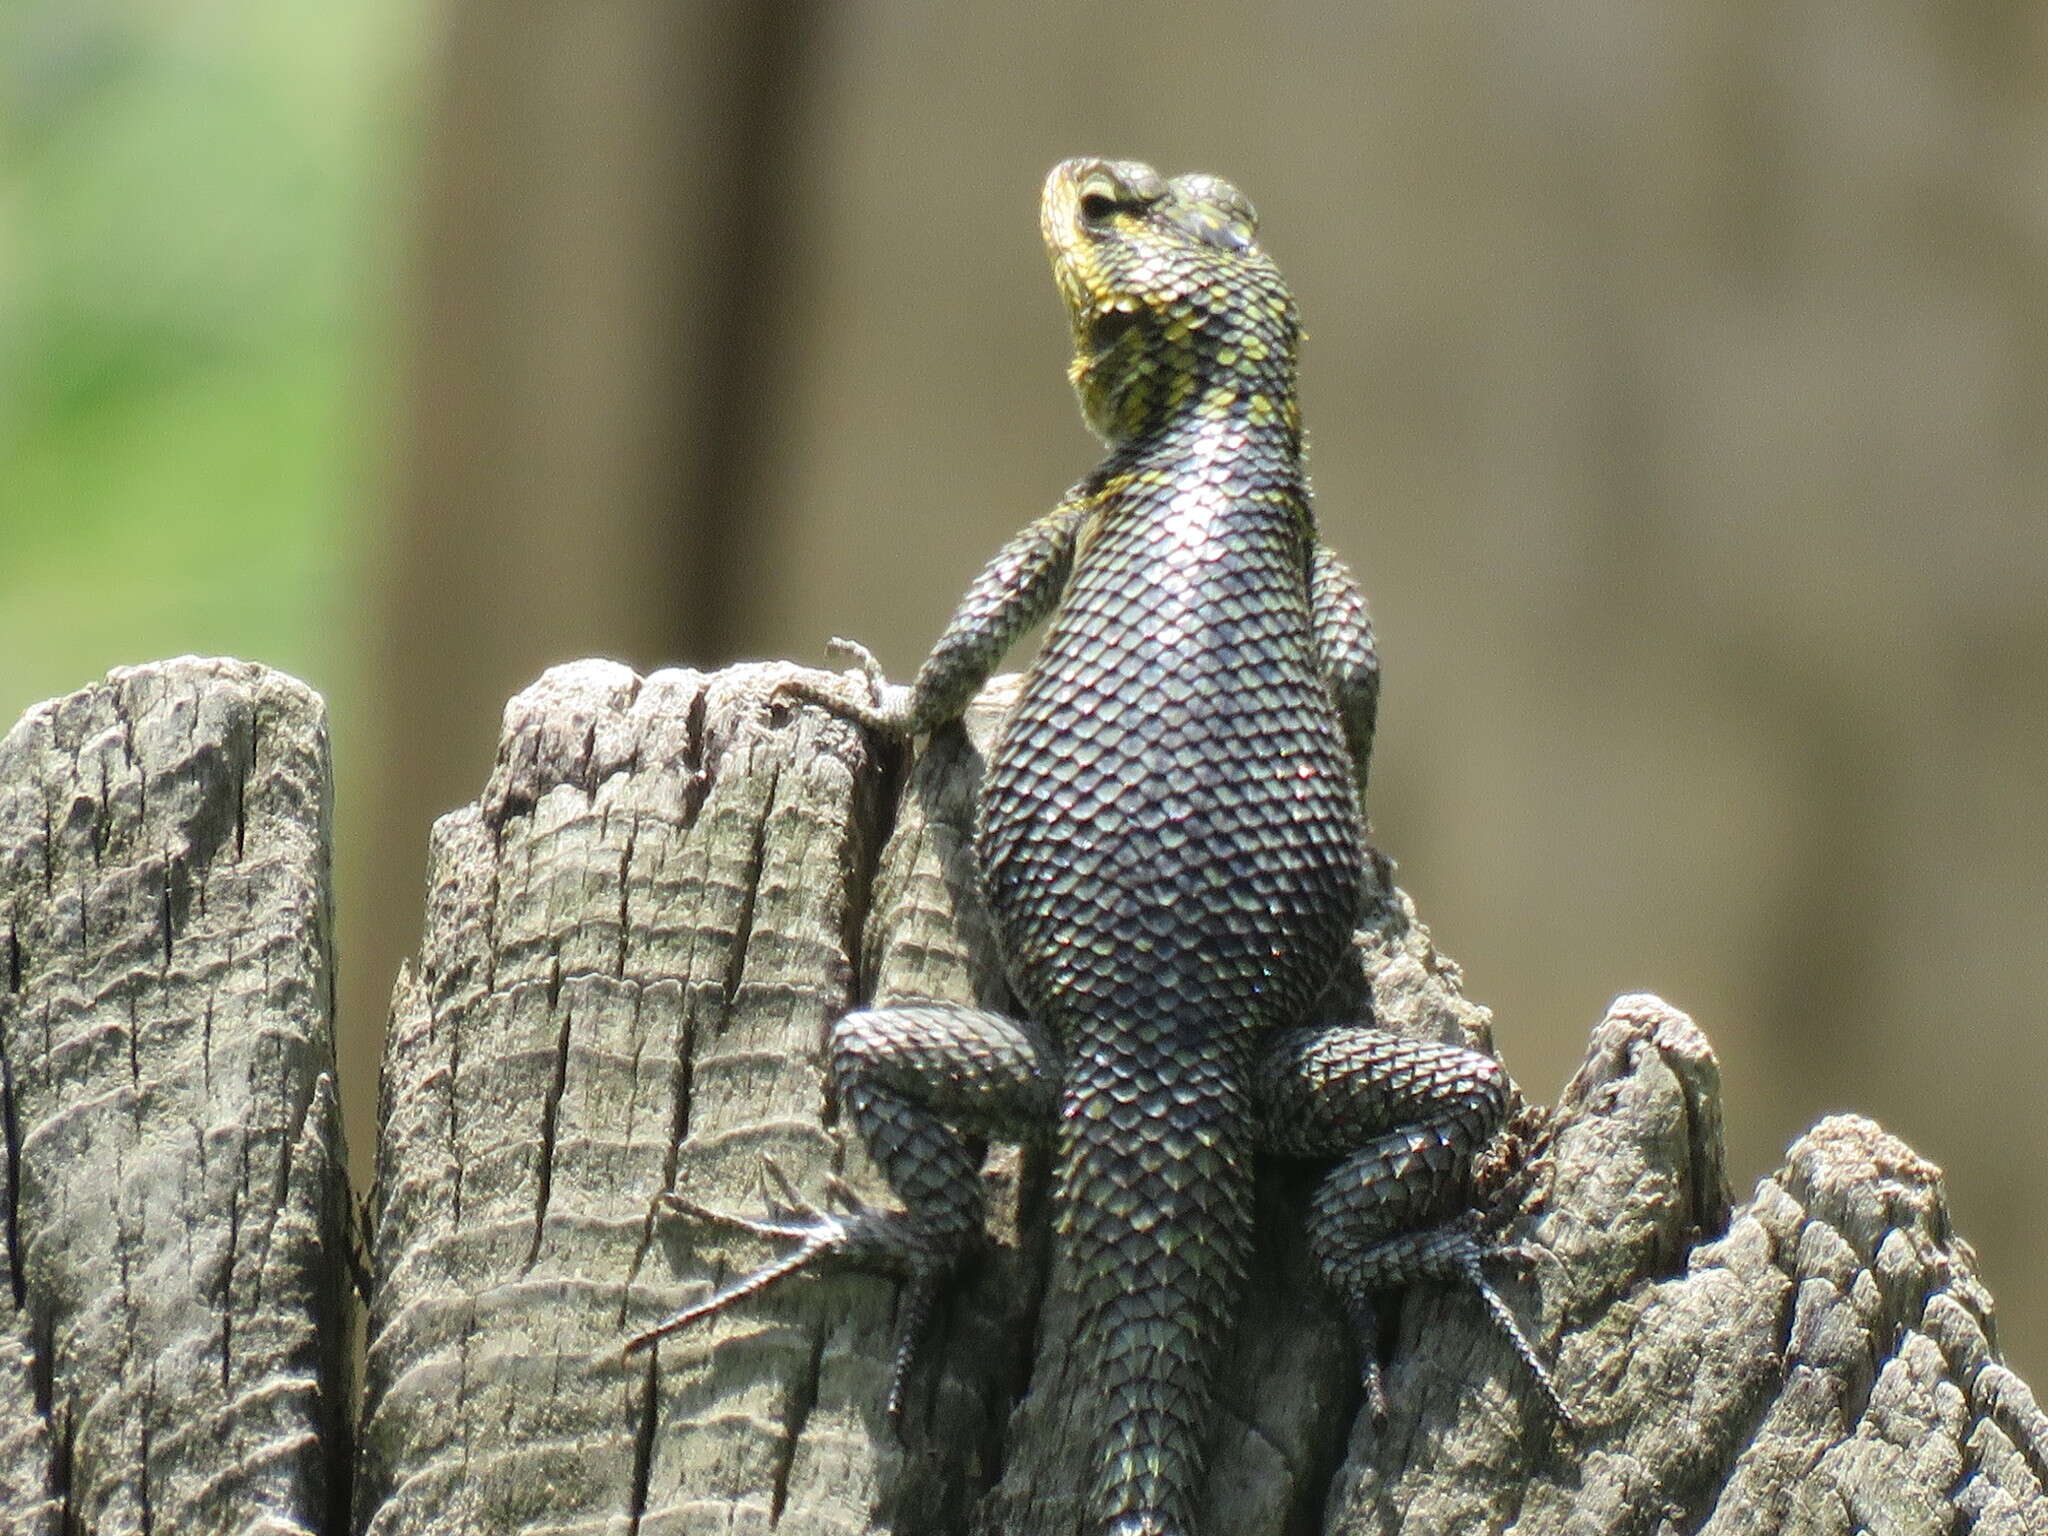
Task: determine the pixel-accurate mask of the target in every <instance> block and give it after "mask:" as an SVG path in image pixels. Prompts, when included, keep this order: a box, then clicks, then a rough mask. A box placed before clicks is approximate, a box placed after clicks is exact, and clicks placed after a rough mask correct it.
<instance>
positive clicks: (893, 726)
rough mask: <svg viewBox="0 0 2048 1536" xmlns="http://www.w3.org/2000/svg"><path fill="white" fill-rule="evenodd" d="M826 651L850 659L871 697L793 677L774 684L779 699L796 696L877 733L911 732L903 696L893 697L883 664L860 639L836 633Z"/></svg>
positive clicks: (882, 734)
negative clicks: (864, 678)
mask: <svg viewBox="0 0 2048 1536" xmlns="http://www.w3.org/2000/svg"><path fill="white" fill-rule="evenodd" d="M826 650H827V651H829V652H830V653H831V654H833V655H835V656H838V657H840V658H841V659H843V660H846V661H850V662H852V663H853V665H854V667H855V668H856V669H857V670H859V671H860V672H861V673H862V674H863V675H864V676H865V677H866V679H867V685H868V696H867V698H865V699H860V698H856V697H854V695H853V694H852V693H850V692H848V691H846V690H845V689H843V688H840V687H835V686H832V685H830V684H825V683H817V682H813V681H811V680H810V679H809V678H800V677H792V678H789V679H786V680H785V681H783V682H780V683H777V684H776V685H775V695H774V696H775V697H776V698H777V699H794V700H798V701H800V702H802V703H805V704H815V705H817V706H818V707H819V708H820V709H826V710H830V711H831V712H832V713H833V714H835V715H837V716H839V718H840V719H842V720H851V721H852V722H853V723H854V724H855V725H858V726H860V727H862V728H863V729H866V730H870V731H873V732H874V733H875V734H876V735H878V736H888V737H903V736H908V735H910V734H911V725H910V714H909V708H908V705H907V703H906V702H905V701H904V700H903V699H902V698H895V699H892V698H891V697H890V695H891V693H892V691H893V690H891V688H890V686H889V680H888V678H887V676H886V675H885V674H884V673H883V671H882V664H881V662H880V661H878V660H877V659H876V658H875V653H874V652H873V651H871V650H869V649H868V648H867V647H866V646H864V645H862V644H861V643H860V642H859V641H858V640H844V639H841V638H840V637H839V636H837V635H834V636H833V637H832V640H831V642H830V643H829V644H828V645H827V646H826Z"/></svg>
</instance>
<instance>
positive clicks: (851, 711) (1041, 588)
mask: <svg viewBox="0 0 2048 1536" xmlns="http://www.w3.org/2000/svg"><path fill="white" fill-rule="evenodd" d="M1093 499H1094V492H1093V488H1092V481H1090V480H1084V481H1082V482H1081V484H1080V485H1077V486H1075V487H1074V489H1073V490H1071V491H1069V492H1068V493H1067V494H1066V496H1064V497H1063V498H1062V499H1061V501H1060V504H1059V505H1058V506H1056V507H1054V508H1053V509H1052V511H1050V512H1048V513H1046V514H1045V516H1043V517H1041V518H1039V519H1038V521H1036V522H1035V523H1032V524H1031V525H1030V526H1029V527H1027V528H1025V529H1023V530H1022V531H1021V532H1019V533H1018V534H1017V535H1016V536H1015V537H1014V538H1012V539H1011V540H1010V542H1009V543H1007V544H1005V545H1004V546H1003V547H1002V548H1001V549H1000V550H998V551H997V552H996V556H995V558H994V559H993V560H991V561H989V563H988V564H987V565H986V566H984V567H983V568H982V572H981V574H980V575H979V576H977V577H975V578H974V584H973V585H972V586H970V587H969V588H968V589H967V594H966V596H964V597H962V598H961V599H960V606H959V607H958V608H956V609H955V610H954V612H953V617H952V619H951V620H950V621H949V622H948V623H947V625H946V628H945V631H944V632H943V633H942V634H941V635H940V636H939V638H938V641H937V643H936V644H934V645H933V646H932V650H931V654H930V655H929V656H927V657H925V659H924V664H923V665H922V666H920V667H919V668H918V669H917V677H916V678H915V680H913V681H912V683H911V685H910V693H909V696H908V698H906V699H904V700H903V701H902V702H901V703H900V704H898V705H896V706H894V707H891V706H889V705H888V704H886V703H881V702H877V703H865V702H862V701H859V700H855V699H850V698H847V697H846V696H845V695H844V694H841V693H839V692H836V691H834V690H832V689H830V688H825V687H820V686H818V685H816V684H814V683H809V682H802V681H791V682H787V683H784V684H783V685H782V686H781V688H780V690H779V691H780V692H781V693H782V694H783V695H784V696H785V697H788V698H797V699H805V700H808V701H809V702H811V703H813V704H819V705H822V706H823V707H825V708H826V709H829V710H831V711H832V712H833V713H834V714H837V715H841V716H843V717H845V718H846V719H849V720H852V721H854V722H855V723H857V724H859V725H863V726H866V727H867V728H868V729H869V730H872V731H875V732H877V733H879V734H882V735H894V736H921V735H924V734H926V733H927V732H929V731H932V730H934V729H936V728H937V727H939V726H941V725H944V724H945V723H946V722H947V721H949V720H957V719H959V718H960V716H961V714H962V713H964V712H965V711H966V708H967V706H968V704H969V703H970V702H972V700H973V698H974V695H975V694H976V693H977V692H979V691H980V689H981V685H982V684H983V683H985V682H987V681H988V679H989V675H990V674H991V673H993V672H994V671H995V669H996V665H997V663H999V662H1000V661H1001V660H1002V659H1003V654H1004V653H1005V652H1006V651H1008V650H1009V648H1010V647H1011V646H1012V645H1014V644H1016V642H1017V638H1018V636H1020V635H1022V634H1023V633H1024V631H1026V630H1027V629H1029V628H1030V627H1031V626H1032V625H1033V624H1036V623H1037V622H1038V621H1039V620H1040V619H1042V618H1044V617H1045V616H1046V614H1048V613H1050V612H1051V611H1052V608H1053V605H1054V604H1056V603H1057V602H1058V601H1059V597H1060V593H1061V591H1063V590H1064V589H1065V587H1066V584H1067V576H1068V574H1069V572H1071V571H1072V570H1073V566H1074V549H1075V545H1076V543H1077V541H1078V539H1079V537H1080V529H1081V524H1082V521H1083V519H1084V518H1085V517H1086V515H1087V513H1088V510H1089V507H1090V506H1091V505H1092V503H1093ZM835 644H837V645H839V646H841V647H842V648H844V649H846V650H849V651H852V652H854V653H855V654H856V655H857V656H859V657H860V658H861V659H862V660H863V661H864V662H865V664H866V666H867V670H868V676H869V681H870V683H871V684H873V685H876V687H877V688H878V689H879V684H880V669H879V668H878V667H877V666H876V665H875V663H874V660H873V658H872V657H869V656H868V655H867V653H866V652H865V651H863V650H861V649H860V647H858V646H852V645H848V644H847V643H846V642H844V641H837V642H835Z"/></svg>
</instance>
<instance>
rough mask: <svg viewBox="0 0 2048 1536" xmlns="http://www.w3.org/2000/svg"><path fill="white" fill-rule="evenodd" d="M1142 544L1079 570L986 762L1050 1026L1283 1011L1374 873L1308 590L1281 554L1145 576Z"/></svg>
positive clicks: (1013, 916) (1215, 1021)
mask: <svg viewBox="0 0 2048 1536" xmlns="http://www.w3.org/2000/svg"><path fill="white" fill-rule="evenodd" d="M1134 564H1135V562H1118V563H1115V564H1113V565H1112V566H1111V568H1110V569H1109V571H1108V572H1107V573H1106V579H1101V580H1093V581H1089V580H1080V579H1077V581H1076V583H1075V587H1074V589H1073V590H1071V591H1070V592H1069V593H1068V600H1067V602H1066V603H1065V604H1064V605H1063V606H1062V609H1061V613H1060V617H1059V619H1058V621H1057V622H1056V624H1055V626H1054V629H1053V632H1052V634H1051V635H1050V636H1049V637H1048V640H1047V644H1046V648H1045V651H1044V653H1043V654H1042V655H1041V656H1040V658H1039V662H1038V665H1037V666H1036V667H1034V668H1033V669H1032V672H1031V675H1030V677H1029V679H1028V681H1027V683H1026V686H1025V690H1024V694H1023V697H1022V698H1021V699H1020V701H1019V703H1018V706H1017V709H1016V712H1015V713H1014V714H1013V716H1012V717H1011V720H1010V722H1009V724H1008V725H1007V727H1006V728H1005V731H1004V734H1003V738H1002V741H1001V743H1000V744H999V746H998V747H997V749H996V751H995V753H994V755H993V757H992V759H991V761H990V764H989V769H988V777H987V780H986V783H985V787H984V791H983V798H982V818H981V830H980V848H979V852H980V860H979V862H980V866H981V871H982V878H983V884H984V888H985V893H986V895H987V897H988V900H989V904H990V909H991V912H992V914H993V915H994V917H995V919H996V923H997V926H998V930H999V932H1000V934H1001V936H1002V940H1003V945H1004V949H1005V958H1006V960H1007V962H1008V964H1009V966H1010V971H1011V975H1012V978H1013V980H1014V981H1015V983H1016V985H1017V988H1018V991H1019V993H1020V995H1021V996H1022V997H1023V999H1024V1000H1025V1002H1026V1003H1027V1005H1029V1006H1030V1008H1031V1009H1032V1011H1033V1012H1034V1014H1036V1015H1037V1016H1039V1017H1041V1018H1044V1019H1046V1020H1047V1022H1048V1023H1051V1024H1053V1025H1054V1026H1055V1027H1061V1025H1062V1021H1064V1020H1069V1019H1076V1018H1082V1019H1092V1020H1095V1021H1098V1027H1100V1024H1101V1023H1102V1022H1106V1021H1110V1020H1120V1021H1122V1022H1123V1025H1124V1026H1125V1027H1129V1026H1130V1025H1132V1024H1134V1023H1137V1022H1138V1021H1141V1020H1150V1021H1155V1022H1156V1024H1157V1026H1158V1027H1160V1028H1163V1029H1165V1030H1168V1031H1175V1032H1181V1031H1187V1030H1193V1029H1212V1028H1215V1027H1218V1026H1227V1027H1229V1028H1231V1029H1233V1030H1234V1029H1242V1028H1245V1027H1247V1026H1255V1025H1261V1024H1271V1023H1276V1022H1287V1021H1289V1020H1291V1019H1293V1018H1295V1017H1297V1016H1299V1014H1300V1013H1301V1012H1302V1011H1303V1010H1304V1009H1305V1008H1306V1007H1307V1005H1308V1003H1309V1002H1310V1001H1312V1000H1313V998H1314V996H1315V993H1316V992H1317V991H1318V990H1320V988H1321V987H1322V986H1323V985H1324V984H1325V983H1326V982H1327V980H1328V978H1329V976H1330V974H1331V972H1332V970H1333V969H1334V967H1335V965H1336V963H1337V960H1338V958H1339V957H1340V956H1341V954H1342V952H1343V948H1344V945H1345V943H1346V941H1347V938H1348V935H1349V934H1350V931H1351V926H1352V922H1353V920H1354V918H1355V916H1356V912H1357V905H1358V899H1359V887H1360V882H1361V879H1362V866H1361V851H1360V849H1361V845H1360V835H1359V821H1358V810H1357V805H1356V801H1355V799H1354V795H1353V790H1352V778H1351V768H1350V763H1349V761H1348V758H1347V755H1346V753H1345V749H1344V746H1343V741H1342V736H1341V732H1340V729H1339V726H1338V722H1337V719H1336V715H1335V711H1334V707H1333V705H1332V703H1331V701H1330V698H1329V694H1328V690H1327V688H1326V687H1325V685H1324V683H1323V681H1322V679H1321V677H1320V675H1319V672H1318V670H1317V667H1316V664H1315V656H1314V650H1313V646H1312V644H1311V642H1310V639H1309V635H1308V625H1307V617H1306V609H1305V603H1304V602H1303V601H1302V600H1301V599H1299V598H1297V599H1295V600H1294V601H1288V600H1286V599H1287V598H1288V597H1289V596H1291V595H1292V593H1293V590H1294V589H1293V588H1291V587H1289V586H1288V571H1287V567H1285V566H1284V565H1281V564H1279V563H1277V562H1276V563H1275V564H1273V565H1271V566H1268V567H1265V568H1263V569H1262V568H1261V567H1260V566H1259V565H1257V564H1253V563H1250V562H1243V563H1240V564H1239V565H1237V566H1236V567H1235V568H1233V569H1232V570H1231V571H1230V573H1229V574H1228V575H1227V576H1225V575H1221V574H1218V575H1216V576H1214V577H1212V578H1211V579H1210V580H1209V581H1207V582H1206V583H1199V584H1191V583H1182V584H1175V583H1171V582H1165V581H1160V582H1151V583H1143V582H1141V583H1136V584H1134V583H1133V582H1132V581H1131V580H1130V578H1129V573H1130V569H1131V568H1132V566H1133V565H1134ZM1262 586H1263V587H1272V588H1278V589H1279V591H1278V593H1277V594H1276V593H1275V592H1274V591H1265V590H1260V588H1261V587H1262ZM1248 1013H1250V1014H1251V1015H1253V1016H1252V1017H1246V1015H1247V1014H1248Z"/></svg>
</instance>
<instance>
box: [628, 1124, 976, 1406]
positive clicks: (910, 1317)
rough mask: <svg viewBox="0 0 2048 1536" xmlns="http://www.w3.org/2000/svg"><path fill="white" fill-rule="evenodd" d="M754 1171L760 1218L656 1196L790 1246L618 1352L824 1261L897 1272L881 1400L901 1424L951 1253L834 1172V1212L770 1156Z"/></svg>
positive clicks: (674, 1207) (669, 1206)
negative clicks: (763, 1212) (801, 1189)
mask: <svg viewBox="0 0 2048 1536" xmlns="http://www.w3.org/2000/svg"><path fill="white" fill-rule="evenodd" d="M761 1172H762V1177H763V1182H764V1185H766V1184H768V1183H772V1184H773V1185H774V1189H773V1191H772V1192H771V1191H767V1190H765V1189H764V1194H766V1197H767V1205H768V1210H769V1216H768V1219H766V1220H762V1219H759V1218H756V1217H751V1216H739V1215H735V1214H733V1213H732V1212H730V1211H721V1210H719V1209H717V1208H716V1207H713V1206H708V1205H700V1204H698V1203H697V1202H696V1201H695V1200H692V1199H690V1198H689V1197H688V1196H686V1195H680V1194H677V1193H676V1192H675V1191H674V1190H664V1191H663V1192H662V1193H661V1194H660V1195H659V1196H657V1197H656V1199H657V1201H658V1203H659V1204H660V1205H661V1206H662V1207H663V1208H664V1209H666V1210H667V1211H669V1212H672V1213H673V1214H675V1215H678V1216H684V1217H688V1218H690V1219H692V1220H696V1221H701V1222H705V1223H707V1224H709V1225H712V1226H720V1227H729V1228H731V1229H732V1230H734V1231H737V1232H744V1233H747V1234H748V1235H749V1236H752V1237H759V1238H764V1239H766V1240H768V1241H770V1242H785V1243H789V1244H791V1245H792V1246H791V1248H790V1250H789V1252H787V1253H785V1254H784V1255H783V1256H782V1257H780V1258H778V1259H773V1260H770V1261H769V1262H768V1263H766V1264H763V1265H761V1266H760V1267H759V1268H758V1269H754V1270H751V1271H749V1272H748V1273H747V1274H744V1275H742V1276H740V1277H739V1278H738V1279H737V1280H734V1281H733V1282H732V1283H731V1284H729V1285H727V1286H725V1287H724V1288H723V1289H721V1290H718V1291H714V1292H713V1293H712V1294H711V1295H709V1296H707V1297H705V1298H704V1299H703V1300H702V1301H697V1302H693V1303H691V1304H690V1305H689V1306H687V1307H684V1308H682V1309H681V1310H680V1311H677V1312H672V1313H670V1314H669V1315H668V1316H667V1317H665V1318H663V1319H662V1320H661V1321H660V1322H658V1323H656V1324H655V1325H654V1326H653V1327H651V1328H647V1329H644V1330H642V1331H641V1332H639V1333H636V1334H634V1335H633V1337H631V1338H630V1339H628V1340H626V1342H625V1345H624V1346H623V1349H622V1353H623V1354H625V1355H632V1354H634V1353H636V1352H637V1351H639V1350H642V1349H645V1348H647V1347H648V1346H649V1345H650V1344H653V1343H655V1342H656V1341H657V1340H660V1339H665V1338H667V1337H668V1336H669V1335H670V1334H672V1333H677V1332H680V1331H681V1330H682V1329H684V1328H687V1327H689V1326H690V1324H692V1323H695V1322H699V1321H701V1320H702V1319H704V1318H707V1317H711V1316H713V1315H714V1314H716V1313H719V1312H723V1311H725V1310H726V1309H727V1308H728V1307H730V1306H732V1305H733V1303H735V1302H737V1301H741V1300H744V1299H745V1298H746V1297H748V1296H753V1295H757V1294H758V1293H760V1292H762V1291H765V1290H767V1289H768V1287H770V1286H771V1285H774V1284H775V1283H776V1282H777V1281H779V1280H783V1279H786V1278H787V1277H789V1276H790V1275H794V1274H800V1273H802V1272H803V1271H805V1270H809V1269H813V1268H816V1267H817V1266H819V1265H821V1264H823V1263H826V1262H831V1263H834V1264H845V1265H848V1266H850V1267H853V1268H858V1269H873V1270H880V1271H883V1272H885V1273H889V1274H896V1275H901V1276H903V1278H904V1292H903V1297H902V1300H901V1301H900V1302H899V1304H898V1306H897V1309H896V1345H895V1355H894V1360H893V1363H892V1365H891V1368H890V1374H889V1399H888V1411H889V1419H890V1422H891V1423H892V1424H896V1425H898V1426H899V1427H900V1426H901V1424H902V1420H903V1411H904V1403H905V1398H906V1391H907V1383H908V1382H909V1380H910V1370H911V1366H912V1365H913V1363H914V1362H915V1361H916V1358H917V1351H918V1346H919V1344H920V1343H922V1342H923V1338H924V1334H925V1329H926V1326H927V1325H928V1323H929V1322H930V1319H931V1314H932V1307H933V1303H934V1302H935V1301H936V1300H937V1298H938V1294H939V1288H940V1286H941V1284H942V1283H943V1282H944V1280H945V1278H946V1276H947V1274H948V1273H950V1272H951V1269H952V1261H953V1257H954V1255H953V1254H952V1253H950V1252H942V1251H940V1250H939V1249H938V1248H937V1247H936V1246H935V1245H934V1244H933V1243H932V1242H931V1241H930V1240H929V1239H928V1238H926V1237H925V1236H924V1235H923V1234H922V1233H920V1232H919V1230H918V1229H917V1228H916V1227H915V1226H914V1225H913V1224H912V1223H911V1221H910V1220H909V1218H908V1217H907V1216H905V1215H904V1214H903V1213H901V1212H899V1211H888V1210H878V1209H876V1208H875V1207H873V1206H870V1205H868V1204H867V1203H866V1202H865V1201H863V1200H862V1199H861V1198H860V1196H859V1195H858V1194H856V1193H855V1192H854V1190H853V1188H852V1187H851V1186H850V1185H848V1184H847V1183H846V1181H845V1180H843V1179H841V1178H840V1177H839V1176H838V1175H836V1174H835V1175H833V1176H832V1177H831V1178H830V1179H828V1180H827V1182H826V1185H825V1190H826V1193H827V1195H828V1196H829V1197H830V1198H831V1199H832V1201H833V1202H834V1203H835V1204H836V1205H838V1206H839V1207H840V1209H839V1210H838V1211H836V1212H835V1211H827V1210H822V1209H820V1208H819V1207H818V1206H816V1205H814V1204H812V1203H811V1202H810V1201H809V1200H806V1199H805V1198H804V1197H803V1196H802V1195H800V1194H799V1193H798V1192H797V1190H796V1187H795V1186H794V1185H793V1184H791V1183H790V1180H789V1175H788V1174H786V1173H784V1172H783V1171H782V1165H781V1164H780V1163H778V1162H776V1161H775V1159H773V1158H772V1157H764V1158H762V1159H761Z"/></svg>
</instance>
